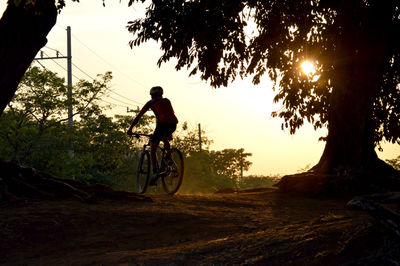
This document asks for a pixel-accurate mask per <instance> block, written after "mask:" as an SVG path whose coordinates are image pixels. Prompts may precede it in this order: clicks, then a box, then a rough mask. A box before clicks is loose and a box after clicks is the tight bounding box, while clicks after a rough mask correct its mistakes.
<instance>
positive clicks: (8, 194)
mask: <svg viewBox="0 0 400 266" xmlns="http://www.w3.org/2000/svg"><path fill="white" fill-rule="evenodd" d="M63 198H78V199H80V200H82V201H84V202H93V201H95V200H96V199H99V198H109V199H129V200H135V201H136V200H137V201H151V198H149V197H146V196H141V195H137V194H134V193H129V192H124V191H115V190H113V189H111V188H109V187H107V186H105V185H101V184H95V185H88V184H85V183H82V182H79V181H75V180H67V179H59V178H56V177H53V176H51V175H49V174H46V173H44V172H41V171H37V170H36V169H34V168H27V167H21V166H20V165H18V164H17V163H14V162H7V161H4V160H1V159H0V202H6V201H18V200H21V199H63Z"/></svg>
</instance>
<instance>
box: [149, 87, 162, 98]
mask: <svg viewBox="0 0 400 266" xmlns="http://www.w3.org/2000/svg"><path fill="white" fill-rule="evenodd" d="M163 93H164V91H163V88H161V87H160V86H155V87H153V88H151V89H150V95H151V96H155V97H159V96H162V95H163Z"/></svg>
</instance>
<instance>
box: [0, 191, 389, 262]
mask: <svg viewBox="0 0 400 266" xmlns="http://www.w3.org/2000/svg"><path fill="white" fill-rule="evenodd" d="M151 197H152V199H153V202H145V201H139V202H138V201H127V200H102V201H99V202H97V203H93V204H87V203H82V202H80V201H78V200H74V199H70V200H59V201H43V200H41V201H29V202H24V203H18V204H8V205H2V206H0V264H2V265H238V264H239V265H290V264H293V265H321V264H323V265H338V264H342V263H347V262H350V261H352V260H356V259H358V258H361V257H365V256H368V255H371V254H373V252H375V251H377V250H378V249H379V248H380V246H381V245H382V243H383V242H384V239H383V237H382V236H381V235H380V234H379V232H376V226H374V225H373V224H374V223H373V220H372V219H371V218H370V217H369V216H368V215H366V214H364V213H363V212H361V211H352V210H349V209H348V208H347V207H346V202H347V200H346V199H340V200H338V199H310V198H302V197H295V196H288V195H284V194H281V193H277V192H274V191H270V190H265V191H259V192H249V193H230V194H212V195H176V196H173V197H171V196H167V195H151Z"/></svg>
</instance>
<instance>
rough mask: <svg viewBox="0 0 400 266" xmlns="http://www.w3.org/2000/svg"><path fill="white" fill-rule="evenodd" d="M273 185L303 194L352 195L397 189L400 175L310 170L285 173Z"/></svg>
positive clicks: (399, 183) (287, 191) (283, 189)
mask: <svg viewBox="0 0 400 266" xmlns="http://www.w3.org/2000/svg"><path fill="white" fill-rule="evenodd" d="M276 186H277V187H278V188H279V190H280V191H282V192H286V193H294V194H301V195H306V196H339V197H340V196H355V195H362V194H372V193H386V192H390V191H400V175H399V172H398V171H392V172H387V171H382V173H380V174H379V173H377V172H375V173H374V174H371V173H366V174H342V175H333V174H319V173H316V172H314V171H309V172H305V173H300V174H295V175H287V176H284V177H282V179H281V180H280V181H279V182H278V183H277V184H276Z"/></svg>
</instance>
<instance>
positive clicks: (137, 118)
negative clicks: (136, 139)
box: [127, 101, 150, 135]
mask: <svg viewBox="0 0 400 266" xmlns="http://www.w3.org/2000/svg"><path fill="white" fill-rule="evenodd" d="M149 109H150V101H148V102H147V103H146V104H145V105H144V106H143V108H142V109H141V110H140V111H139V113H138V114H137V116H136V117H135V119H133V121H132V123H131V126H130V127H129V129H128V131H127V134H128V135H132V128H133V127H134V126H136V125H137V123H138V122H139V120H140V118H141V117H142V116H143V115H144V114H145V113H146V112H147V111H148V110H149Z"/></svg>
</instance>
